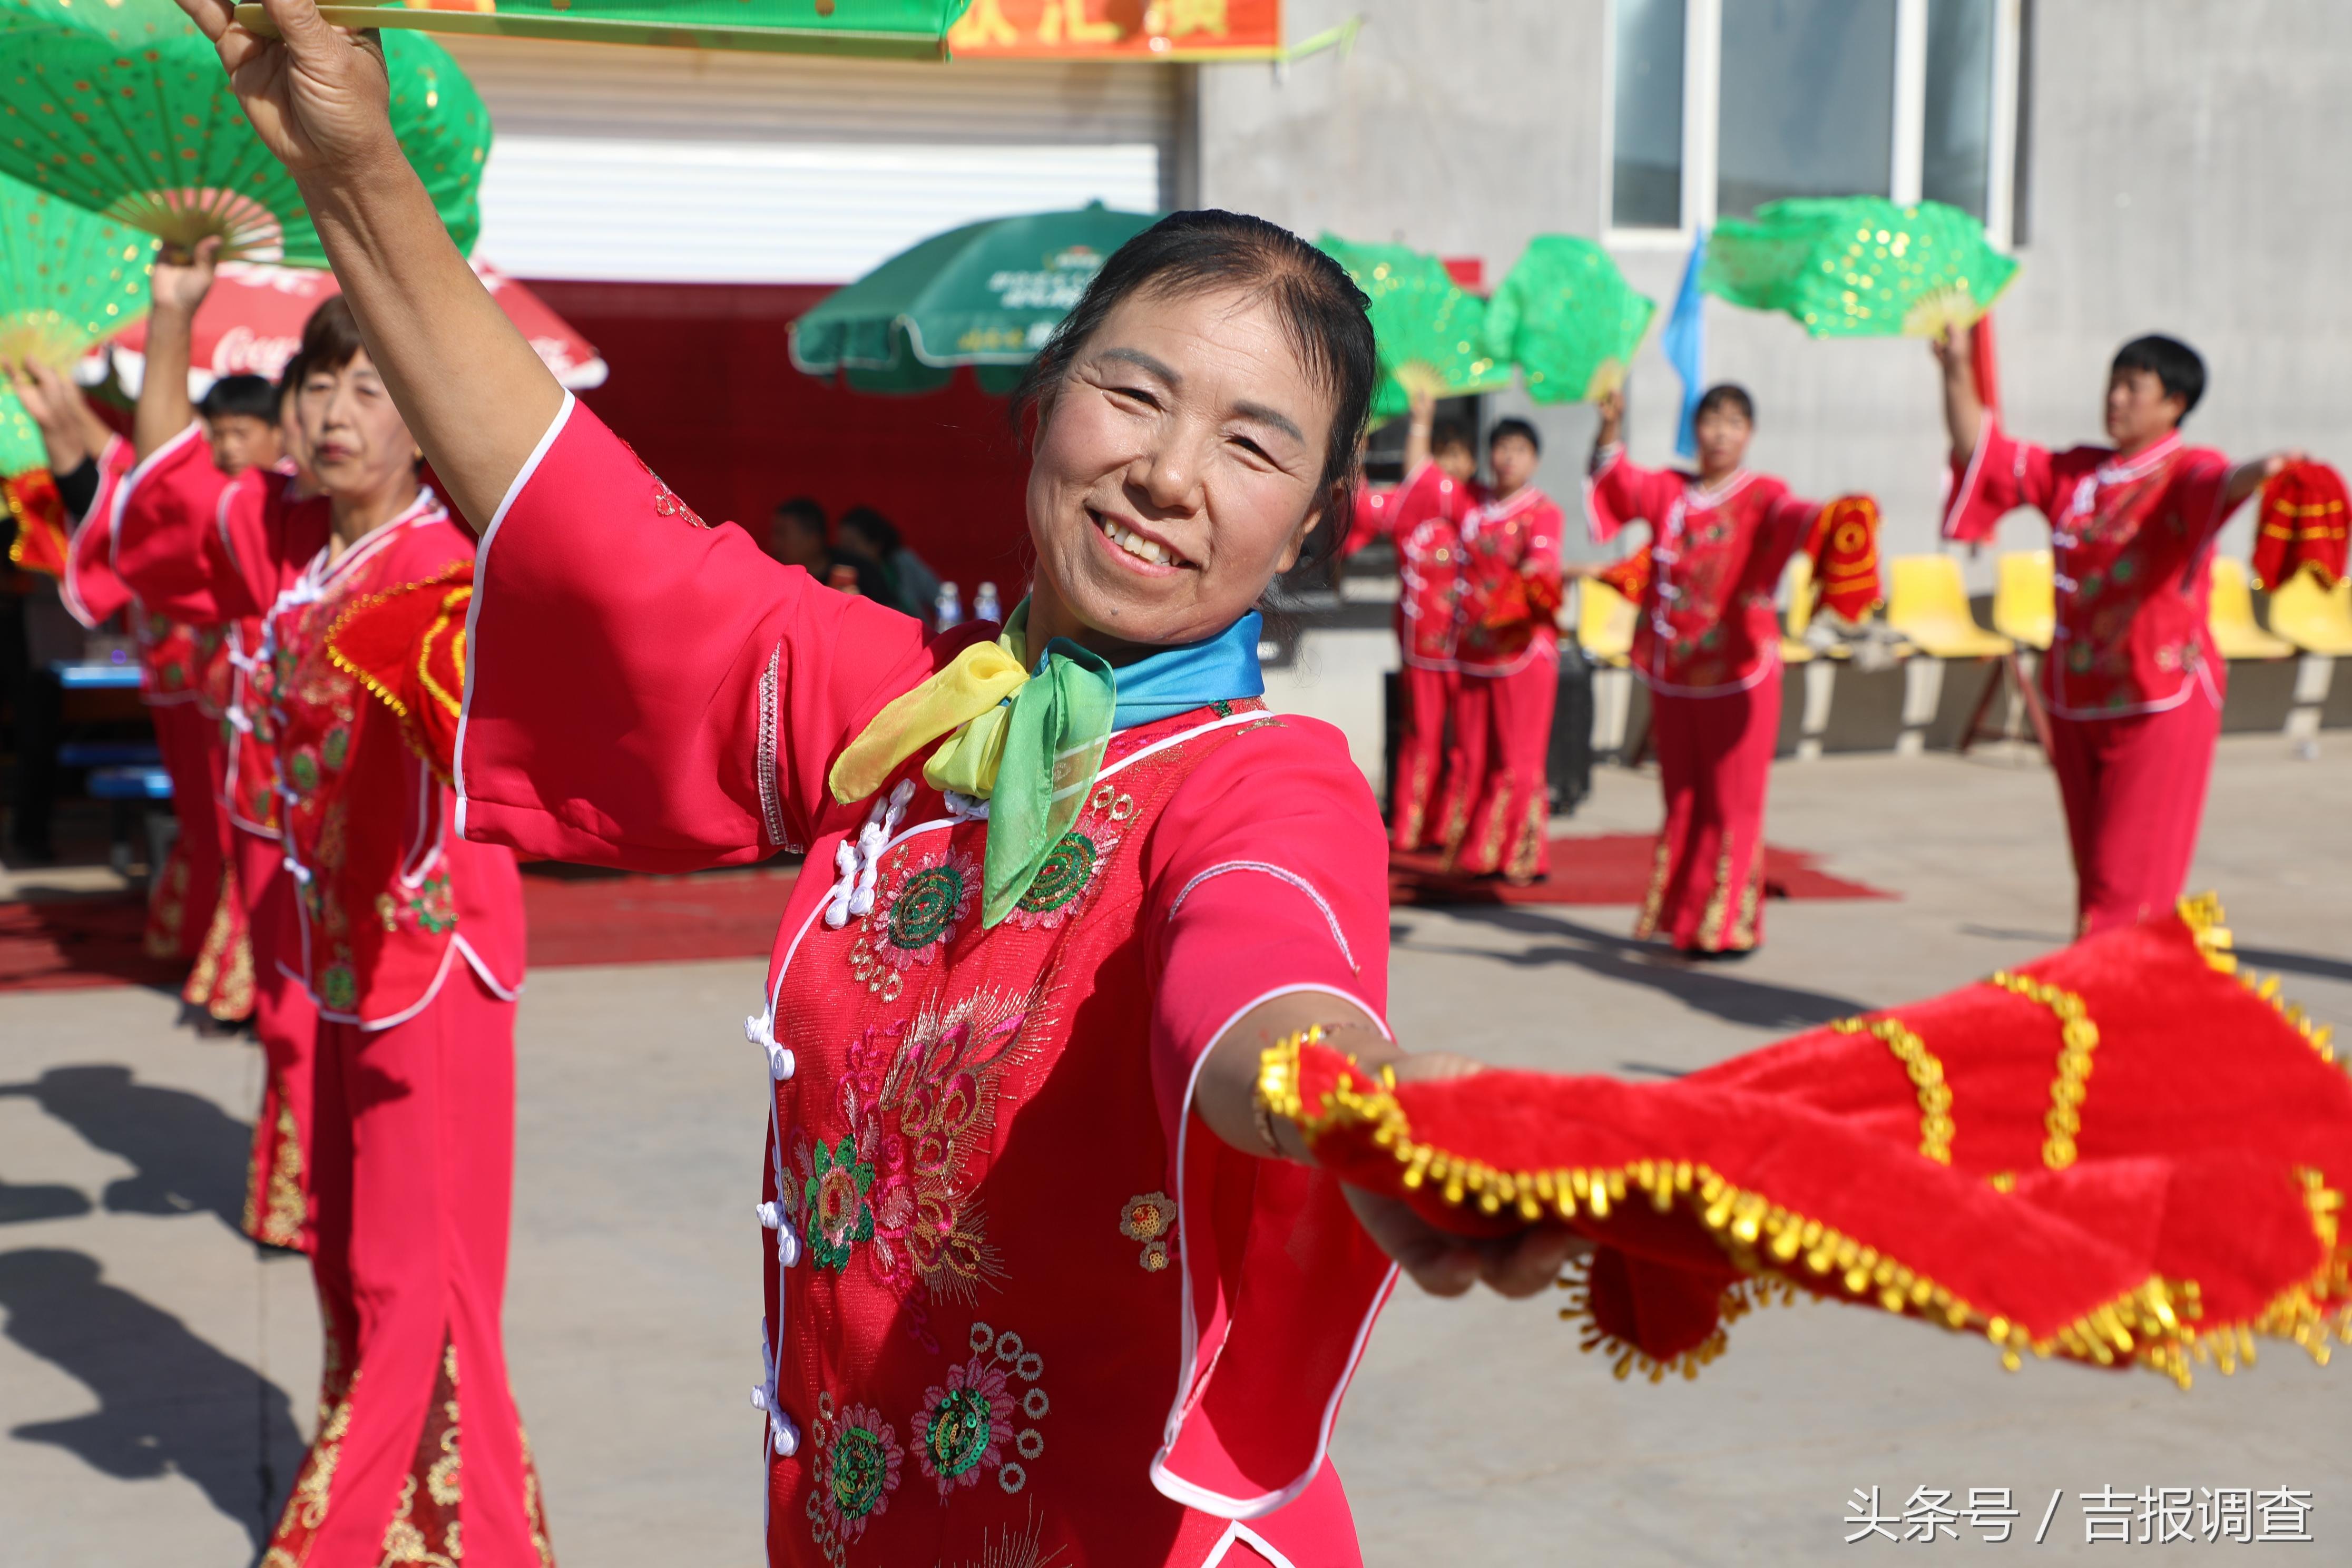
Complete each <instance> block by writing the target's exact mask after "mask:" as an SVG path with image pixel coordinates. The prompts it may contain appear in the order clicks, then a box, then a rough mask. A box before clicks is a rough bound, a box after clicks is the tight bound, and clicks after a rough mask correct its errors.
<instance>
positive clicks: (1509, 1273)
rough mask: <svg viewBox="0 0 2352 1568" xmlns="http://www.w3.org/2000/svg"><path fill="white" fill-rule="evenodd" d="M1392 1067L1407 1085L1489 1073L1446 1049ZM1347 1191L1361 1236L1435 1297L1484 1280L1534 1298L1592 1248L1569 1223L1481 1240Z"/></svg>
mask: <svg viewBox="0 0 2352 1568" xmlns="http://www.w3.org/2000/svg"><path fill="white" fill-rule="evenodd" d="M1390 1067H1391V1068H1392V1070H1394V1072H1395V1073H1396V1076H1397V1079H1398V1081H1399V1082H1403V1083H1410V1082H1414V1081H1428V1080H1433V1079H1450V1078H1467V1077H1469V1076H1471V1075H1472V1074H1474V1073H1478V1072H1483V1071H1485V1070H1486V1068H1485V1064H1483V1063H1480V1062H1475V1061H1472V1060H1471V1059H1470V1058H1467V1057H1458V1056H1454V1055H1453V1054H1452V1053H1450V1052H1446V1051H1430V1052H1425V1053H1423V1054H1420V1055H1416V1056H1407V1057H1399V1058H1397V1059H1396V1060H1395V1061H1393V1062H1391V1064H1390ZM1347 1193H1348V1206H1349V1208H1351V1209H1353V1210H1355V1211H1356V1222H1357V1223H1358V1224H1359V1225H1361V1226H1363V1227H1364V1233H1365V1234H1366V1235H1367V1236H1370V1237H1371V1238H1372V1240H1373V1241H1374V1242H1376V1243H1378V1244H1379V1246H1380V1248H1381V1251H1382V1252H1385V1253H1387V1254H1388V1255H1389V1256H1390V1257H1391V1258H1394V1259H1396V1263H1397V1267H1398V1268H1402V1269H1403V1270H1404V1271H1405V1272H1406V1273H1407V1274H1409V1275H1411V1276H1412V1282H1413V1283H1414V1284H1416V1285H1418V1286H1420V1287H1421V1288H1422V1289H1424V1290H1426V1291H1428V1292H1429V1293H1430V1294H1431V1295H1433V1296H1459V1295H1461V1294H1462V1293H1463V1292H1464V1291H1465V1290H1467V1289H1470V1287H1471V1286H1473V1285H1475V1284H1478V1283H1479V1282H1480V1281H1482V1280H1483V1281H1484V1282H1485V1283H1486V1285H1487V1286H1488V1287H1489V1288H1490V1289H1494V1290H1496V1292H1498V1293H1499V1294H1502V1295H1505V1296H1514V1297H1517V1296H1532V1295H1534V1294H1536V1292H1538V1291H1539V1290H1542V1289H1546V1288H1547V1287H1549V1285H1550V1284H1551V1283H1552V1281H1554V1280H1555V1279H1559V1271H1560V1270H1561V1269H1562V1268H1565V1267H1567V1265H1568V1262H1569V1260H1570V1258H1581V1257H1583V1256H1584V1255H1585V1254H1586V1253H1588V1252H1591V1250H1592V1244H1591V1242H1590V1241H1587V1240H1586V1239H1585V1238H1584V1237H1582V1236H1581V1235H1580V1234H1578V1233H1577V1232H1576V1231H1574V1230H1571V1229H1570V1228H1569V1227H1568V1226H1564V1225H1558V1224H1550V1225H1535V1226H1528V1228H1527V1229H1525V1230H1521V1231H1516V1232H1514V1233H1512V1234H1511V1235H1509V1236H1502V1237H1492V1238H1487V1239H1481V1238H1479V1237H1468V1236H1456V1235H1455V1234H1454V1233H1453V1232H1452V1231H1446V1230H1440V1229H1438V1228H1437V1226H1433V1225H1432V1224H1430V1223H1429V1222H1428V1221H1427V1220H1425V1219H1423V1218H1422V1217H1421V1215H1418V1214H1416V1213H1414V1212H1413V1211H1412V1208H1411V1207H1410V1206H1408V1205H1406V1204H1405V1203H1404V1201H1403V1200H1402V1199H1401V1198H1391V1197H1383V1196H1381V1195H1380V1194H1375V1193H1369V1192H1366V1191H1365V1190H1364V1189H1363V1188H1361V1187H1356V1186H1350V1187H1349V1188H1348V1189H1347Z"/></svg>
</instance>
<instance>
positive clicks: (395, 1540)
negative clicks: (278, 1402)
mask: <svg viewBox="0 0 2352 1568" xmlns="http://www.w3.org/2000/svg"><path fill="white" fill-rule="evenodd" d="M318 1039H319V1050H318V1058H317V1062H316V1067H317V1073H316V1077H315V1091H314V1092H315V1098H314V1101H313V1103H314V1108H315V1119H314V1121H313V1123H312V1134H311V1143H310V1148H311V1165H310V1184H311V1193H312V1196H313V1199H314V1201H315V1202H316V1204H317V1206H318V1226H319V1235H318V1247H317V1250H316V1251H315V1252H314V1253H313V1254H312V1260H311V1267H312V1268H313V1270H314V1272H315V1274H316V1276H317V1279H318V1285H319V1306H320V1316H321V1318H322V1319H323V1320H324V1322H325V1328H326V1336H327V1352H326V1360H325V1372H324V1378H323V1381H322V1385H321V1387H320V1400H319V1408H320V1420H319V1436H318V1437H317V1438H316V1440H314V1441H313V1442H312V1443H311V1445H310V1454H309V1456H308V1457H307V1458H305V1459H304V1460H303V1464H302V1469H301V1473H300V1474H299V1476H298V1477H297V1478H296V1480H295V1483H294V1492H293V1495H292V1497H290V1498H289V1499H288V1500H287V1504H286V1511H285V1513H284V1514H283V1515H282V1516H281V1517H280V1518H279V1520H278V1533H277V1535H276V1536H275V1538H274V1539H273V1540H272V1541H271V1542H270V1546H271V1549H272V1550H273V1551H282V1552H285V1553H286V1555H287V1557H288V1559H289V1561H292V1562H297V1563H304V1564H306V1565H307V1568H376V1564H378V1563H386V1562H391V1563H422V1562H436V1561H442V1560H445V1559H454V1558H456V1557H457V1555H458V1548H459V1547H460V1546H461V1545H462V1548H463V1551H464V1558H465V1563H466V1565H467V1568H538V1564H540V1563H541V1562H542V1561H546V1560H547V1559H546V1558H545V1556H544V1552H545V1545H546V1525H545V1522H544V1521H543V1519H542V1518H541V1512H540V1509H539V1486H538V1479H537V1477H536V1476H535V1474H534V1473H533V1471H532V1469H531V1466H530V1456H529V1454H528V1452H527V1446H526V1443H525V1440H524V1438H523V1434H522V1426H521V1423H520V1421H519V1420H518V1419H517V1417H516V1415H515V1409H514V1399H513V1395H512V1394H511V1393H510V1392H509V1389H508V1387H507V1366H506V1352H505V1347H504V1345H503V1343H502V1342H501V1333H500V1329H499V1310H500V1305H501V1303H502V1301H503V1300H504V1299H505V1295H506V1276H507V1235H508V1226H509V1211H510V1207H511V1203H512V1197H513V1191H514V1004H512V1003H511V1002H501V1001H499V999H498V998H496V997H494V996H492V995H491V994H489V993H488V991H487V990H485V989H484V988H483V987H482V985H481V984H480V983H479V982H478V980H476V978H475V977H474V973H473V971H472V970H471V969H469V968H468V967H467V965H466V963H465V962H464V960H463V959H462V958H459V959H458V960H457V961H456V962H455V963H452V965H451V967H450V970H449V973H448V974H447V976H446V978H445V979H444V980H443V982H442V984H441V990H440V993H439V994H437V995H436V996H435V997H434V999H433V1000H432V1001H431V1002H429V1003H427V1004H426V1005H425V1007H424V1009H423V1010H422V1011H420V1012H419V1013H417V1015H416V1016H415V1017H413V1018H410V1019H409V1020H408V1021H407V1022H405V1023H402V1024H395V1025H394V1026H391V1027H389V1028H383V1029H375V1030H369V1031H366V1032H362V1030H361V1029H360V1028H359V1027H358V1026H356V1025H352V1024H335V1023H326V1022H321V1023H320V1025H319V1036H318ZM461 1456H462V1458H463V1464H462V1467H461V1466H460V1463H459V1459H460V1457H461ZM270 1561H273V1562H274V1561H276V1559H275V1558H274V1557H273V1558H271V1559H270Z"/></svg>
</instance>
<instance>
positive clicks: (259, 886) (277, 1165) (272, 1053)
mask: <svg viewBox="0 0 2352 1568" xmlns="http://www.w3.org/2000/svg"><path fill="white" fill-rule="evenodd" d="M230 834H231V847H232V848H233V849H234V851H235V853H236V889H237V893H238V895H239V896H240V897H241V898H243V899H244V900H245V923H246V934H247V941H248V942H250V944H251V947H252V952H253V959H252V963H253V1032H254V1035H255V1036H256V1037H257V1038H258V1039H259V1040H260V1041H261V1052H262V1056H263V1057H264V1058H265V1059H266V1061H267V1064H268V1065H267V1069H266V1071H265V1072H264V1073H263V1075H262V1080H261V1109H260V1110H259V1111H258V1112H257V1113H256V1115H255V1116H254V1119H253V1157H252V1159H251V1160H250V1161H249V1162H248V1163H247V1168H246V1188H245V1233H246V1234H247V1236H250V1237H253V1239H254V1240H256V1241H260V1242H267V1243H268V1244H269V1245H270V1246H272V1247H300V1248H302V1249H303V1250H305V1251H308V1250H310V1243H311V1234H310V1226H311V1216H310V1172H309V1160H308V1158H307V1156H308V1154H309V1152H310V1060H311V1057H312V1054H313V1051H314V1048H315V1043H316V1039H317V1036H318V1030H319V1010H318V1008H317V1006H316V1005H313V1004H312V1002H311V1001H310V993H309V992H308V991H306V990H304V989H303V988H302V986H301V984H300V983H299V982H298V981H294V980H289V978H287V976H286V974H285V973H283V972H282V971H281V970H279V969H278V958H279V956H280V955H281V954H283V953H284V952H286V944H287V942H288V941H289V939H290V938H291V936H292V933H293V931H294V921H295V920H296V918H297V916H296V912H295V910H294V902H293V900H294V888H293V880H292V879H290V878H289V877H288V876H287V874H286V863H285V851H284V850H283V849H282V848H280V847H279V846H278V840H276V839H275V838H264V837H262V836H261V835H259V834H258V833H248V832H247V831H246V830H245V829H244V828H242V827H232V828H231V829H230Z"/></svg>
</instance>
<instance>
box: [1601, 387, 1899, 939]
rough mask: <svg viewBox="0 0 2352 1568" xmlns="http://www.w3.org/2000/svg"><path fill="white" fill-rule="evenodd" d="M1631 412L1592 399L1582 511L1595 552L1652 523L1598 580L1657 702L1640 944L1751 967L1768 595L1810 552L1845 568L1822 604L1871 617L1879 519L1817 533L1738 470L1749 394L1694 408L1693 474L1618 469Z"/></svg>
mask: <svg viewBox="0 0 2352 1568" xmlns="http://www.w3.org/2000/svg"><path fill="white" fill-rule="evenodd" d="M1624 414H1625V402H1624V398H1623V396H1622V395H1621V394H1616V393H1612V394H1611V395H1609V396H1607V397H1605V398H1603V399H1601V429H1600V433H1599V435H1598V436H1597V437H1595V438H1594V442H1593V447H1592V477H1591V482H1590V485H1589V488H1588V496H1587V499H1588V501H1589V503H1590V509H1591V518H1592V536H1593V538H1594V539H1595V540H1596V541H1600V542H1605V541H1607V540H1609V539H1612V538H1613V537H1615V535H1616V533H1617V531H1618V530H1620V529H1621V528H1622V527H1623V526H1624V525H1625V524H1626V523H1628V522H1633V521H1643V522H1646V523H1648V524H1649V525H1650V543H1649V545H1648V546H1647V547H1646V548H1644V549H1643V551H1641V552H1639V553H1638V554H1636V555H1634V556H1633V558H1631V559H1630V560H1628V561H1626V562H1623V563H1620V565H1618V566H1616V567H1612V568H1611V569H1609V570H1608V571H1606V572H1601V573H1595V574H1591V575H1596V576H1599V577H1601V579H1602V580H1603V581H1605V582H1608V583H1610V584H1611V585H1612V586H1614V587H1616V588H1618V589H1619V590H1620V591H1621V592H1622V593H1623V594H1625V595H1626V596H1627V597H1628V598H1631V599H1633V600H1634V601H1635V602H1636V603H1637V604H1638V605H1640V607H1641V618H1640V620H1639V621H1638V622H1637V623H1636V624H1635V627H1634V632H1633V673H1634V674H1635V675H1637V676H1639V677H1640V678H1641V680H1642V683H1643V685H1644V686H1647V687H1648V688H1649V689H1650V712H1651V734H1652V736H1653V737H1654V741H1655V743H1656V746H1657V752H1658V777H1659V782H1660V784H1662V785H1663V786H1664V790H1665V797H1666V799H1665V805H1666V815H1665V822H1664V826H1663V827H1662V828H1661V830H1660V832H1659V835H1658V854H1657V865H1656V868H1655V869H1654V873H1653V874H1652V877H1651V881H1650V891H1649V896H1648V898H1647V899H1645V900H1643V905H1642V914H1641V918H1640V920H1639V921H1637V922H1636V924H1635V926H1634V928H1633V934H1634V935H1635V936H1636V937H1640V938H1644V939H1646V938H1649V937H1652V936H1654V935H1658V934H1661V933H1663V934H1664V937H1665V939H1666V940H1667V941H1668V942H1672V943H1673V944H1674V946H1675V948H1676V949H1677V950H1679V951H1680V952H1685V953H1687V954H1689V955H1690V956H1692V957H1694V958H1707V959H1716V958H1725V959H1731V958H1744V957H1746V956H1747V955H1748V953H1749V952H1754V951H1755V949H1756V946H1757V944H1758V942H1759V941H1760V940H1761V938H1762V935H1763V915H1762V910H1761V899H1762V894H1763V886H1764V795H1765V788H1766V785H1767V784H1768V782H1769V779H1770V776H1771V768H1772V752H1773V748H1774V745H1775V743H1776V742H1777V741H1778V739H1779V737H1780V616H1779V613H1778V612H1777V611H1776V610H1775V609H1774V607H1773V596H1774V595H1775V594H1776V593H1777V592H1778V590H1779V588H1780V574H1781V573H1782V572H1783V571H1784V570H1785V569H1786V568H1787V566H1788V564H1789V559H1790V556H1792V555H1794V554H1795V553H1796V552H1797V551H1798V550H1799V549H1800V548H1802V547H1806V546H1808V544H1809V542H1810V544H1811V548H1813V549H1814V550H1815V551H1816V552H1837V553H1839V554H1840V555H1841V557H1842V559H1841V560H1840V561H1839V562H1838V563H1834V564H1831V563H1824V568H1825V569H1823V570H1821V571H1820V572H1819V574H1818V576H1817V580H1819V581H1821V582H1822V583H1823V584H1826V585H1828V586H1829V587H1831V588H1832V593H1831V594H1830V595H1828V599H1829V603H1830V605H1831V607H1832V608H1834V609H1838V610H1841V611H1843V612H1845V613H1849V614H1858V613H1860V612H1861V611H1862V610H1864V609H1866V608H1867V607H1868V605H1869V604H1870V603H1871V602H1872V601H1874V600H1875V599H1876V597H1877V581H1878V577H1877V569H1876V562H1875V553H1874V538H1875V535H1876V532H1877V529H1876V510H1875V508H1872V507H1869V506H1868V503H1867V502H1864V503H1861V504H1860V505H1859V506H1857V507H1855V508H1853V509H1852V510H1853V513H1854V520H1853V521H1854V526H1852V527H1840V528H1835V529H1826V530H1825V529H1822V528H1818V527H1817V526H1816V524H1817V523H1819V522H1821V521H1822V520H1823V516H1824V509H1823V508H1822V505H1821V504H1820V503H1819V502H1816V501H1809V500H1799V499H1798V498H1797V497H1795V496H1792V495H1790V493H1789V487H1788V486H1787V485H1785V484H1783V483H1782V482H1781V481H1780V480H1779V479H1773V478H1771V477H1769V475H1764V474H1751V473H1749V472H1748V470H1747V469H1745V468H1742V467H1741V466H1740V465H1741V463H1742V462H1743V461H1744V460H1745V459H1746V458H1747V456H1748V441H1749V439H1750V438H1751V437H1753V436H1754V435H1755V432H1756V405H1755V401H1754V400H1753V399H1752V398H1750V397H1749V396H1748V393H1747V390H1746V389H1745V388H1743V387H1738V386H1734V385H1732V384H1728V383H1726V384H1722V385H1718V386H1713V387H1709V388H1708V389H1707V391H1706V394H1705V395H1702V396H1701V397H1700V398H1699V402H1698V411H1697V414H1696V418H1695V420H1694V423H1693V431H1694V434H1696V437H1697V440H1698V471H1697V472H1696V474H1685V473H1682V472H1680V471H1678V470H1675V469H1669V468H1636V467H1634V466H1633V463H1631V462H1629V461H1627V460H1626V458H1625V449H1624V447H1622V446H1621V445H1620V444H1619V440H1618V434H1619V430H1620V428H1621V426H1622V423H1623V419H1624ZM1841 539H1843V541H1844V545H1843V549H1842V550H1841V549H1840V546H1839V544H1838V541H1840V540H1841Z"/></svg>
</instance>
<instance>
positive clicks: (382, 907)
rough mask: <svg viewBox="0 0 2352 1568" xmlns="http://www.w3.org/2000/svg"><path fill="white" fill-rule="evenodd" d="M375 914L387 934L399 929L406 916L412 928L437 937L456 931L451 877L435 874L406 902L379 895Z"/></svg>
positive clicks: (445, 873) (455, 907)
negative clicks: (402, 919)
mask: <svg viewBox="0 0 2352 1568" xmlns="http://www.w3.org/2000/svg"><path fill="white" fill-rule="evenodd" d="M375 912H376V918H377V919H378V920H380V921H383V929H384V930H386V931H398V930H399V929H400V925H401V918H402V917H403V916H406V917H407V920H408V923H409V924H410V925H411V926H412V927H414V928H415V929H416V930H418V931H431V932H433V933H434V934H435V935H436V936H437V935H439V934H440V933H441V932H443V931H454V930H456V929H457V901H456V900H454V899H453V898H452V897H451V896H450V892H449V874H448V873H447V872H446V871H436V872H435V873H434V874H433V875H432V876H430V877H427V878H425V881H424V883H423V885H422V886H420V887H419V888H418V889H416V891H415V892H414V893H411V894H410V895H409V896H408V898H407V899H406V900H396V899H394V897H393V896H392V895H391V894H390V893H378V894H377V895H376V896H375Z"/></svg>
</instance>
